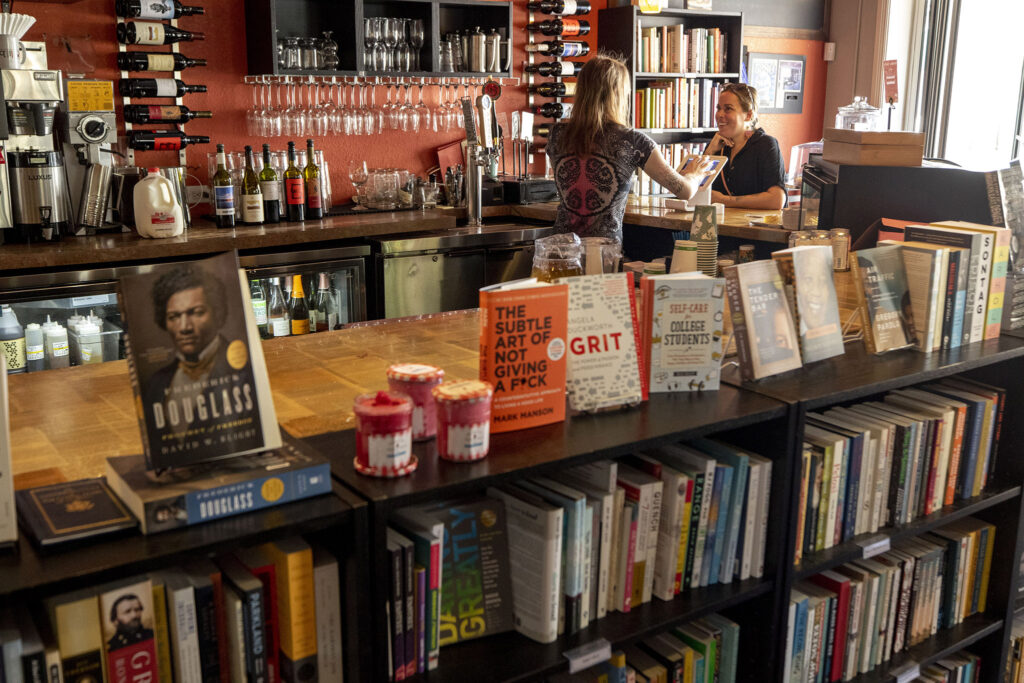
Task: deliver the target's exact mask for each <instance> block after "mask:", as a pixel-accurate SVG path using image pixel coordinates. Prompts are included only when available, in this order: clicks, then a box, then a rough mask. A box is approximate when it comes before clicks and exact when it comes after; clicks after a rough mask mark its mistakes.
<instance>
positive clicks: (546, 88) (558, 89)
mask: <svg viewBox="0 0 1024 683" xmlns="http://www.w3.org/2000/svg"><path fill="white" fill-rule="evenodd" d="M528 90H529V91H530V92H532V93H537V94H538V95H541V96H543V97H575V96H576V83H540V84H538V85H531V86H529V88H528Z"/></svg>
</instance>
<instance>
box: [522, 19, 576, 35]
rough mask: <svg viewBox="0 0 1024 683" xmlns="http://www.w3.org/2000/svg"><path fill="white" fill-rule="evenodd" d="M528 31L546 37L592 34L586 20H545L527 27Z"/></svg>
mask: <svg viewBox="0 0 1024 683" xmlns="http://www.w3.org/2000/svg"><path fill="white" fill-rule="evenodd" d="M526 30H527V31H540V32H541V33H543V34H544V35H546V36H572V37H576V36H585V35H587V34H588V33H590V22H589V21H587V20H586V19H545V20H544V21H534V22H531V23H529V24H527V25H526Z"/></svg>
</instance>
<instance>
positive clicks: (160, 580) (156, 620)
mask: <svg viewBox="0 0 1024 683" xmlns="http://www.w3.org/2000/svg"><path fill="white" fill-rule="evenodd" d="M148 576H149V583H150V585H152V587H153V632H154V636H155V637H156V659H157V671H158V673H159V678H160V680H172V678H173V673H172V672H173V670H174V669H173V667H172V665H171V630H170V629H171V625H170V622H169V621H168V620H167V584H166V583H165V581H164V577H163V575H162V574H160V573H159V572H150V573H149V574H148Z"/></svg>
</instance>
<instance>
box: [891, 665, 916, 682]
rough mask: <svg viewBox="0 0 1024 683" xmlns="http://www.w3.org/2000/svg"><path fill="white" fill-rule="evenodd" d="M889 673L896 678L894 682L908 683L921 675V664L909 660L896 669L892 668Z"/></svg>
mask: <svg viewBox="0 0 1024 683" xmlns="http://www.w3.org/2000/svg"><path fill="white" fill-rule="evenodd" d="M891 673H892V676H893V678H894V679H896V683H910V682H911V681H913V680H915V679H916V678H919V677H920V676H921V665H920V664H918V663H917V662H914V661H910V662H907V663H906V664H904V665H902V666H900V667H899V668H897V669H893V670H892V672H891Z"/></svg>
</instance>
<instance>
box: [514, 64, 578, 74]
mask: <svg viewBox="0 0 1024 683" xmlns="http://www.w3.org/2000/svg"><path fill="white" fill-rule="evenodd" d="M581 69H583V62H538V63H537V64H527V65H526V66H524V67H523V70H524V71H526V73H531V74H539V75H541V76H561V77H562V78H567V77H575V76H578V75H579V73H580V70H581Z"/></svg>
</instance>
